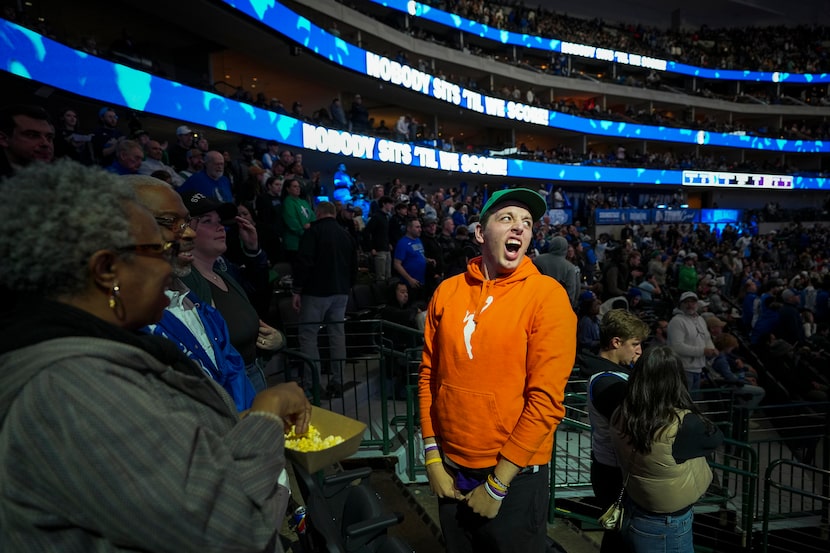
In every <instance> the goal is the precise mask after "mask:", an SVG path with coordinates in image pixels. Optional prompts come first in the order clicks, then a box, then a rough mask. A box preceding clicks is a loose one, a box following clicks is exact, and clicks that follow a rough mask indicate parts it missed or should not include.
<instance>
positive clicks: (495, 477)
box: [490, 472, 510, 491]
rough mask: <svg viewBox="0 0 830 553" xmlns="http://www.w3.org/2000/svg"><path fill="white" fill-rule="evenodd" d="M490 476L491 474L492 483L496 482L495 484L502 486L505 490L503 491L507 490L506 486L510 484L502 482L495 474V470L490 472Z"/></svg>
mask: <svg viewBox="0 0 830 553" xmlns="http://www.w3.org/2000/svg"><path fill="white" fill-rule="evenodd" d="M490 476H492V477H493V483H494V484H496V485H497V486H500V487H502V488H504V490H505V491H507V488H509V487H510V484H505V483H504V482H502V481H501V480H499V477H498V476H496V473H495V472H494V473H492V474H491V475H490Z"/></svg>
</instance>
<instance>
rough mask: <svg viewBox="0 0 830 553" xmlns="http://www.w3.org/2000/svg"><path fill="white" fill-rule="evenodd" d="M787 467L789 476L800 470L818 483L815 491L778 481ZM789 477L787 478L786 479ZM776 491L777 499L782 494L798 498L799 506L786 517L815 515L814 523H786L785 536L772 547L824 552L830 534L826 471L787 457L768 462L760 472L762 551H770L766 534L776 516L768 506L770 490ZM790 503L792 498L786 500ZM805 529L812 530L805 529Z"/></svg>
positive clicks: (829, 475)
mask: <svg viewBox="0 0 830 553" xmlns="http://www.w3.org/2000/svg"><path fill="white" fill-rule="evenodd" d="M784 469H789V470H788V472H789V473H790V475H792V474H794V473H796V472H801V473H802V474H805V475H809V476H810V479H811V480H812V481H813V482H819V484H818V486H817V487H818V490H815V488H814V490H813V491H809V490H804V489H801V488H798V487H795V486H793V485H791V484H786V483H782V482H780V479H781V478H782V475H783V474H784V472H785V470H784ZM787 479H788V480H791V478H787ZM773 490H778V492H779V498H780V497H781V496H783V495H787V496H789V497H798V498H800V499H801V500H802V501H801V505H800V508H799V510H798V511H797V512H791V513H789V515H790V518H792V517H793V516H799V517H811V518H815V519H816V520H815V523H813V522H811V521H809V520H807V521H806V524H805V525H804V526H803V527H802V528H801V529H797V528H794V527H793V526H790V528H789V531H788V535H787V536H785V537H782V538H781V540H780V541H781V542H783V543H781V544H780V545H777V547H775V550H776V551H799V552H801V553H809V552H811V551H816V552H818V551H827V550H828V541H829V540H828V538H829V537H830V527H829V526H828V521H830V470H827V469H819V468H816V467H814V466H811V465H807V464H805V463H800V462H798V461H791V460H787V459H778V460H776V461H773V462H772V463H770V465H769V466H768V467H767V470H766V472H765V475H764V502H763V503H764V507H763V511H762V530H761V535H762V542H761V550H762V551H763V553H767V552H768V551H770V549H771V547H770V536H771V533H770V532H771V530H772V529H771V526H770V523H771V522H773V519H774V518H780V516H781V513H780V512H779V513H778V517H776V516H775V514H774V513H772V510H771V506H772V505H773V504H774V503H775V502H774V501H773V499H772V491H773ZM789 504H790V505H792V501H790V502H789ZM805 529H813V530H814V531H808V530H805Z"/></svg>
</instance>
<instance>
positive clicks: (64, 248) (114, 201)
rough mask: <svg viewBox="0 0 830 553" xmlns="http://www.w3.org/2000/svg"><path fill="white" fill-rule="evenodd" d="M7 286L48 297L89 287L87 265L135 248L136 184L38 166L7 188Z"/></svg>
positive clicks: (1, 220) (68, 164)
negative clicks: (101, 255)
mask: <svg viewBox="0 0 830 553" xmlns="http://www.w3.org/2000/svg"><path fill="white" fill-rule="evenodd" d="M0 198H3V200H2V202H0V259H2V260H3V263H2V264H0V286H3V287H5V288H7V289H8V290H11V291H16V292H38V293H41V294H43V295H45V296H47V297H51V298H54V297H58V296H61V295H74V294H78V293H80V292H81V291H82V290H83V289H84V287H85V286H86V281H87V277H88V268H87V264H86V261H87V260H88V259H89V257H90V255H92V254H93V253H95V252H96V251H98V250H105V249H115V248H117V247H119V246H124V245H126V244H129V243H130V241H131V232H130V215H129V213H128V211H127V209H128V205H129V204H130V203H131V202H135V199H136V198H135V193H134V192H133V189H132V187H131V186H130V185H128V184H127V183H125V182H123V181H121V180H120V179H119V178H118V177H117V176H116V175H113V174H111V173H107V172H105V171H104V170H102V169H100V168H92V167H84V166H83V165H80V164H78V163H76V162H72V161H58V162H56V163H54V164H51V165H48V164H45V163H35V164H33V165H31V166H29V167H27V168H25V169H23V170H21V171H20V172H18V173H17V174H16V175H15V176H13V177H11V178H8V179H6V180H4V181H0Z"/></svg>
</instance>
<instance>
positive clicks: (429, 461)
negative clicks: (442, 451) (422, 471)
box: [424, 457, 441, 467]
mask: <svg viewBox="0 0 830 553" xmlns="http://www.w3.org/2000/svg"><path fill="white" fill-rule="evenodd" d="M440 462H441V458H440V457H433V458H432V459H427V460H426V461H424V466H425V467H428V466H430V465H434V464H435V463H440Z"/></svg>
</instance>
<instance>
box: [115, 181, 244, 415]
mask: <svg viewBox="0 0 830 553" xmlns="http://www.w3.org/2000/svg"><path fill="white" fill-rule="evenodd" d="M122 178H125V179H129V182H130V183H131V184H132V185H133V186H134V188H135V192H136V196H138V201H139V203H141V204H142V205H144V207H146V208H147V209H149V210H150V211H151V212H152V213H153V216H154V217H155V218H156V222H157V223H158V225H159V228H160V229H161V234H162V237H163V238H164V240H169V241H170V242H172V243H175V244H176V245H177V246H174V247H170V248H168V250H169V251H170V253H169V255H170V259H171V262H172V264H173V277H174V279H173V283H172V284H171V286H170V289H169V290H168V291H167V292H166V293H167V296H168V298H169V299H170V305H169V306H168V307H167V308H166V309H165V310H164V315H163V316H162V319H161V321H159V322H158V323H157V324H155V325H150V326H148V327H146V328H145V330H146V331H147V332H148V333H150V334H156V335H159V336H164V337H165V338H168V339H170V340H171V341H173V342H174V343H175V344H176V345H177V346H179V348H180V349H181V350H182V351H183V352H184V353H185V354H187V356H188V357H190V358H191V359H193V360H194V361H196V362H197V363H198V364H199V366H200V367H201V368H202V370H204V371H205V372H206V373H207V374H208V375H209V376H210V377H211V378H213V379H214V380H215V381H216V382H218V383H219V384H220V385H221V386H222V387H223V388H224V389H225V391H227V392H228V394H229V395H230V396H231V398H233V400H234V403H235V404H236V408H237V409H238V410H239V411H244V410H245V409H248V408H249V407H250V406H251V402H252V401H253V399H254V395H255V394H256V392H255V390H254V387H253V384H251V381H250V379H249V378H248V375H247V374H246V373H245V362H244V361H243V359H242V356H241V355H240V354H239V352H238V351H237V350H236V348H234V347H233V345H231V340H230V333H229V332H228V326H227V324H226V323H225V320H224V318H222V315H221V313H219V311H217V310H216V309H215V308H214V307H212V306H211V305H209V304H207V303H205V302H202V301H200V300H199V298H197V297H196V296H195V295H194V294H193V293H192V292H191V291H190V290H189V289H188V288H187V286H185V285H184V283H183V282H182V281H181V277H183V276H186V275H187V274H188V273H190V271H191V268H192V264H193V254H192V253H191V252H192V250H193V238H194V237H195V236H196V233H195V231H194V230H195V228H196V226H197V225H198V219H191V217H190V215H189V213H188V211H187V208H186V207H185V206H184V203H183V202H182V198H181V196H179V195H178V194H177V193H176V191H175V190H173V189H172V188H171V187H170V186H169V185H168V184H167V183H166V182H163V181H160V180H158V179H155V178H153V177H150V176H144V175H134V176H125V177H122ZM217 209H222V206H219V207H218V208H217ZM220 215H221V214H220Z"/></svg>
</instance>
